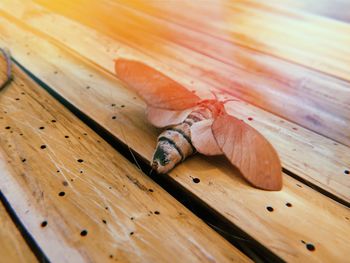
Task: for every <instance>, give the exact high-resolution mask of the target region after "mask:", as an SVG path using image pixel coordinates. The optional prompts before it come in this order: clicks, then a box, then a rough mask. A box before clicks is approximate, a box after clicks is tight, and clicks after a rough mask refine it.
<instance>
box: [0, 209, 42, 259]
mask: <svg viewBox="0 0 350 263" xmlns="http://www.w3.org/2000/svg"><path fill="white" fill-rule="evenodd" d="M0 255H1V258H0V262H13V263H17V262H38V261H37V259H36V258H35V256H34V254H33V252H32V251H31V250H30V248H29V246H28V245H27V243H26V241H25V240H24V239H23V237H22V236H21V234H20V232H19V231H18V229H17V228H16V226H15V224H14V223H13V221H12V220H11V218H10V216H9V215H8V213H7V211H6V210H5V207H4V206H3V204H2V203H0Z"/></svg>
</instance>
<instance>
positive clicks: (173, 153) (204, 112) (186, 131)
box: [151, 100, 223, 174]
mask: <svg viewBox="0 0 350 263" xmlns="http://www.w3.org/2000/svg"><path fill="white" fill-rule="evenodd" d="M222 108H223V104H222V103H221V102H219V101H216V100H206V101H203V102H201V103H200V104H199V105H198V106H197V107H195V109H194V110H193V111H192V112H191V113H190V114H189V115H188V116H187V118H186V119H185V120H184V121H183V122H182V123H180V124H177V125H174V126H170V127H168V128H167V129H166V130H165V131H163V132H162V133H161V134H160V135H159V136H158V143H157V148H156V150H155V152H154V154H153V160H152V163H151V165H152V168H153V169H154V170H155V171H156V172H157V173H160V174H164V173H167V172H169V171H170V170H171V169H173V168H174V167H175V166H176V165H177V164H178V163H179V162H182V161H184V160H185V159H186V158H187V157H189V156H190V155H192V154H194V153H195V152H196V149H195V147H194V146H193V144H192V139H191V126H192V125H193V124H194V123H196V122H200V121H203V120H208V119H212V118H214V117H215V116H216V115H218V114H219V113H220V111H221V110H222Z"/></svg>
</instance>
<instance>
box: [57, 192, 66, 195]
mask: <svg viewBox="0 0 350 263" xmlns="http://www.w3.org/2000/svg"><path fill="white" fill-rule="evenodd" d="M65 194H66V193H65V192H59V193H58V195H59V196H65Z"/></svg>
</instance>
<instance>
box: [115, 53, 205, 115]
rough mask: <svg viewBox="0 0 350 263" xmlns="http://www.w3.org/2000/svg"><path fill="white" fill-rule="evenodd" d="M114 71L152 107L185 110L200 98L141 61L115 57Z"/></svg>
mask: <svg viewBox="0 0 350 263" xmlns="http://www.w3.org/2000/svg"><path fill="white" fill-rule="evenodd" d="M115 72H116V74H117V76H118V78H119V79H120V80H122V81H123V82H125V83H126V84H127V85H128V86H130V88H132V89H134V90H135V91H136V92H137V93H138V94H139V95H140V96H141V97H142V99H144V100H145V102H146V103H147V105H149V106H151V107H153V108H159V109H166V110H185V109H189V108H192V107H194V106H195V105H196V104H197V103H198V102H199V101H200V100H201V99H200V98H199V97H198V96H197V95H195V94H193V93H192V92H190V91H189V90H187V89H186V88H185V87H183V86H182V85H180V84H179V83H177V82H175V81H174V80H172V79H170V78H169V77H167V76H165V75H164V74H162V73H160V72H159V71H157V70H155V69H153V68H151V67H149V66H147V65H145V64H143V63H141V62H137V61H132V60H127V59H117V60H116V61H115Z"/></svg>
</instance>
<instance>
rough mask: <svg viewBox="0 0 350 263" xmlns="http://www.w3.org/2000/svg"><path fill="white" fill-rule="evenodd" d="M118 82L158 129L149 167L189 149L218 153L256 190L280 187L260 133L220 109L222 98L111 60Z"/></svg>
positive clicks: (164, 166) (274, 160)
mask: <svg viewBox="0 0 350 263" xmlns="http://www.w3.org/2000/svg"><path fill="white" fill-rule="evenodd" d="M115 71H116V74H117V76H118V77H119V79H120V80H122V81H123V82H124V83H125V84H127V85H128V86H129V87H130V88H132V89H133V90H134V91H136V92H137V94H138V95H139V96H140V97H141V98H142V99H143V100H144V101H145V102H146V104H147V111H146V117H147V119H148V121H149V122H150V123H152V124H153V125H154V126H155V127H158V128H167V129H166V130H165V131H164V132H163V133H162V134H161V135H160V136H159V138H158V145H157V148H156V151H155V152H154V157H153V160H152V163H151V164H152V167H153V168H154V169H155V170H156V171H157V172H158V173H166V172H168V171H169V170H171V169H172V168H173V167H174V166H175V165H176V164H178V163H179V162H181V161H183V160H185V159H186V158H187V157H188V156H190V155H192V154H193V153H195V152H199V153H201V154H204V155H207V156H213V155H224V156H226V158H227V159H228V160H229V162H230V163H231V164H232V165H234V166H235V167H236V168H238V169H239V170H240V172H241V174H242V175H243V176H244V178H245V179H246V180H247V181H248V182H250V183H251V184H252V185H254V186H255V187H257V188H261V189H265V190H280V189H281V188H282V167H281V162H280V160H279V157H278V154H277V152H276V150H275V149H274V148H273V146H272V145H271V144H270V143H269V141H268V140H266V138H264V136H263V135H262V134H260V133H259V132H258V131H257V130H255V129H254V128H253V127H251V126H250V125H248V124H247V123H245V122H243V121H241V120H240V119H238V118H236V117H234V116H232V115H230V114H229V113H227V112H226V111H225V108H224V104H225V103H226V102H228V101H223V102H221V101H218V100H217V98H216V96H215V94H214V96H215V100H203V99H201V98H200V97H198V96H197V95H196V94H194V93H193V92H191V91H189V90H188V89H186V88H185V87H184V86H182V85H181V84H180V83H178V82H176V81H174V80H172V79H171V78H169V77H167V76H166V75H164V74H163V73H161V72H159V71H157V70H156V69H154V68H152V67H150V66H147V65H145V64H143V63H141V62H138V61H132V60H127V59H117V60H116V61H115Z"/></svg>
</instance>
